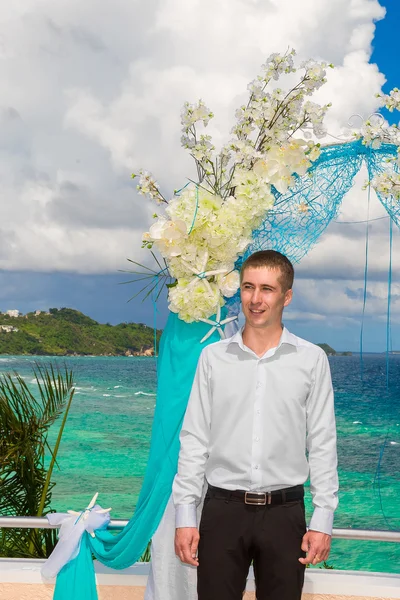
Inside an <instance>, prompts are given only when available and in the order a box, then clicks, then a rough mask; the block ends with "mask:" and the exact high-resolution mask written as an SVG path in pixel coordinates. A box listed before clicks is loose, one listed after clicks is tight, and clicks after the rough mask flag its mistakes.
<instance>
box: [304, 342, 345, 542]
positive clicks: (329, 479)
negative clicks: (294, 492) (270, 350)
mask: <svg viewBox="0 0 400 600" xmlns="http://www.w3.org/2000/svg"><path fill="white" fill-rule="evenodd" d="M307 450H308V461H309V465H310V490H311V495H312V499H313V505H314V513H313V516H312V518H311V521H310V525H309V529H312V530H313V531H321V532H323V533H327V534H329V535H331V534H332V527H333V514H334V511H335V510H336V507H337V505H338V497H337V494H338V487H339V483H338V475H337V452H336V423H335V410H334V399H333V388H332V380H331V374H330V369H329V362H328V358H327V356H326V354H325V352H321V353H320V354H319V356H318V360H317V363H316V366H315V370H314V378H313V384H312V388H311V392H310V394H309V396H308V398H307Z"/></svg>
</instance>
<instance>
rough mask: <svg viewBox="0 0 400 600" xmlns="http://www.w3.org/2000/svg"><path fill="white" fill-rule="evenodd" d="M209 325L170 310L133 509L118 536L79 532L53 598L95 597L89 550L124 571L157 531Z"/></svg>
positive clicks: (86, 599)
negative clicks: (75, 552)
mask: <svg viewBox="0 0 400 600" xmlns="http://www.w3.org/2000/svg"><path fill="white" fill-rule="evenodd" d="M222 318H223V317H222ZM209 328H210V325H207V324H205V323H191V324H188V323H185V322H184V321H181V320H180V319H178V317H177V315H175V314H173V313H170V315H169V318H168V322H167V325H166V328H165V329H164V332H163V334H162V337H161V342H160V354H159V358H158V367H157V373H158V386H157V402H156V409H155V413H154V422H153V429H152V437H151V447H150V455H149V460H148V464H147V469H146V473H145V477H144V481H143V486H142V489H141V492H140V496H139V500H138V504H137V506H136V510H135V513H134V515H133V517H132V519H131V520H130V521H129V523H128V525H127V526H126V527H125V528H124V530H123V531H122V532H121V533H119V534H118V535H112V534H111V533H109V532H107V531H96V538H94V539H93V538H91V537H90V536H89V535H88V534H87V533H85V534H84V536H83V538H82V543H81V550H80V553H79V555H78V556H77V558H75V559H74V560H72V561H71V562H70V563H68V564H67V565H66V566H65V567H64V568H63V569H62V570H61V571H60V573H59V575H58V577H57V584H56V589H55V592H54V600H72V599H73V600H97V592H96V585H95V578H94V571H93V565H92V560H91V553H93V554H94V555H95V557H96V558H97V559H98V560H99V561H100V562H102V563H103V564H104V565H107V566H108V567H112V568H113V569H125V568H127V567H129V566H131V565H132V564H133V563H135V562H136V561H137V560H138V559H139V558H140V556H141V555H142V553H143V551H144V550H145V548H146V546H147V544H148V542H149V540H150V538H151V537H152V535H153V533H154V532H155V530H156V529H157V527H158V525H159V522H160V520H161V517H162V515H163V513H164V510H165V507H166V505H167V502H168V499H169V497H170V495H171V489H172V482H173V479H174V477H175V474H176V470H177V463H178V453H179V432H180V429H181V426H182V421H183V417H184V414H185V410H186V406H187V401H188V398H189V394H190V390H191V387H192V383H193V378H194V374H195V371H196V366H197V361H198V358H199V355H200V352H201V350H202V349H203V348H204V347H205V346H206V345H207V344H209V343H211V342H215V341H217V340H219V339H220V337H219V335H218V333H217V332H214V334H213V335H212V336H211V337H210V338H209V339H208V340H207V341H206V342H205V343H203V344H200V340H201V339H202V337H203V336H204V335H205V334H206V333H207V331H208V330H209ZM132 458H134V457H132ZM99 500H101V498H99ZM89 563H90V564H89Z"/></svg>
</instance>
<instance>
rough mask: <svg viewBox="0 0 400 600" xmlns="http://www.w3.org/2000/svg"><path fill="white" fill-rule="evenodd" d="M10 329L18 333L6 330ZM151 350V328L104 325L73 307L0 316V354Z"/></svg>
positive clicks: (158, 334) (136, 351)
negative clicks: (37, 312)
mask: <svg viewBox="0 0 400 600" xmlns="http://www.w3.org/2000/svg"><path fill="white" fill-rule="evenodd" d="M2 326H3V327H2ZM10 326H12V327H13V328H16V329H18V331H6V330H5V329H7V328H9V327H10ZM160 335H161V331H157V338H158V339H159V338H160ZM153 347H154V331H153V328H152V327H147V326H146V325H143V324H142V323H120V324H119V325H110V324H108V323H107V324H106V325H103V324H100V323H98V322H97V321H94V320H93V319H91V318H90V317H87V316H86V315H84V314H83V313H81V312H79V311H77V310H73V309H72V308H61V309H57V308H51V309H50V311H49V314H46V313H41V314H39V315H35V313H28V314H27V315H24V316H20V317H17V318H15V317H10V316H8V315H6V314H2V313H0V354H41V355H44V354H46V355H68V354H69V355H71V354H83V355H106V356H107V355H117V356H118V355H121V356H122V355H129V354H146V355H151V353H152V351H153Z"/></svg>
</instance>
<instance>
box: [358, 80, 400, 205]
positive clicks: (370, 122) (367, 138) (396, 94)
mask: <svg viewBox="0 0 400 600" xmlns="http://www.w3.org/2000/svg"><path fill="white" fill-rule="evenodd" d="M377 97H378V98H379V99H380V108H386V109H387V110H389V111H390V112H393V111H394V110H400V91H399V90H398V89H397V88H394V89H393V90H392V91H391V92H390V93H389V94H377ZM356 137H357V138H362V141H363V144H365V145H367V146H371V148H380V147H381V146H382V144H384V143H385V144H393V145H395V146H397V156H394V157H393V158H391V159H389V160H388V163H389V164H388V166H387V167H386V169H385V171H384V172H383V173H380V174H379V175H376V176H375V177H373V179H372V180H371V182H368V183H367V185H369V183H370V184H371V185H372V187H373V188H374V189H375V190H376V191H377V192H378V193H379V194H381V195H382V196H384V197H385V198H388V197H389V196H392V197H393V198H394V199H395V200H396V201H399V200H400V173H399V168H400V129H399V127H398V126H397V125H389V123H388V122H387V121H386V119H385V118H384V117H383V116H382V115H381V114H380V113H376V114H374V115H372V116H371V117H370V118H369V119H367V120H366V121H365V123H364V125H363V127H362V129H361V131H360V132H359V133H358V134H356Z"/></svg>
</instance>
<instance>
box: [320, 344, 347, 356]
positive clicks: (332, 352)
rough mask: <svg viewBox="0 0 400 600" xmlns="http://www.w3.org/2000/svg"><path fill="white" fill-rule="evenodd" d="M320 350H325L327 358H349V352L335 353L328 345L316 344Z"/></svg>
mask: <svg viewBox="0 0 400 600" xmlns="http://www.w3.org/2000/svg"><path fill="white" fill-rule="evenodd" d="M317 346H319V347H320V348H322V350H325V352H326V353H327V355H328V356H351V354H352V353H351V352H336V350H334V349H333V348H332V347H331V346H329V344H317Z"/></svg>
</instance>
